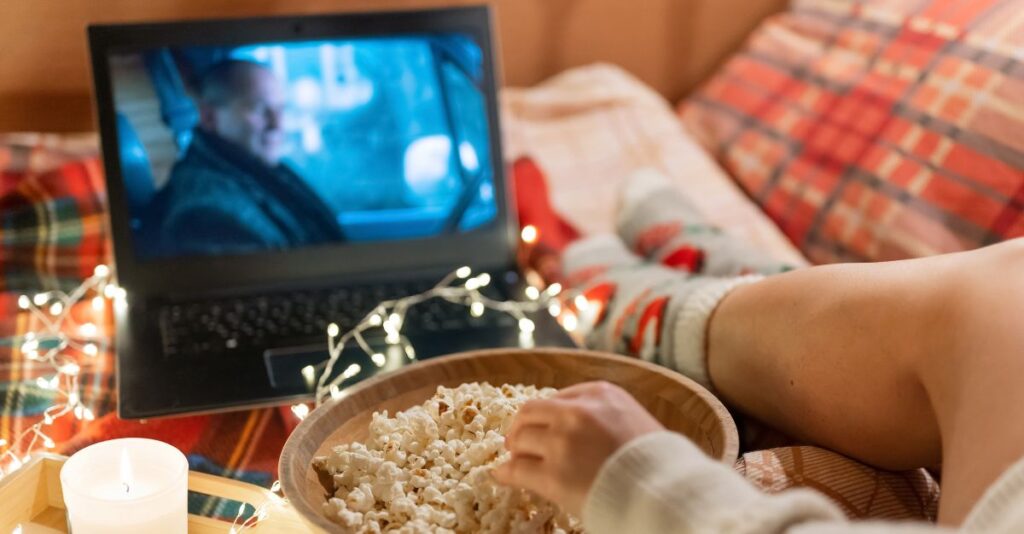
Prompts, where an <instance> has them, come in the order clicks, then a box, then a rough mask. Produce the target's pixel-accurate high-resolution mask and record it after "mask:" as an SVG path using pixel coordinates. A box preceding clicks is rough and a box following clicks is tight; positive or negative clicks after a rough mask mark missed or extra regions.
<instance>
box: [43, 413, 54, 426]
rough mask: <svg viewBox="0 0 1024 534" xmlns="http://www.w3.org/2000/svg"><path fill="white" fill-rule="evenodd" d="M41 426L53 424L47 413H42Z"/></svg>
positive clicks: (51, 417) (50, 416)
mask: <svg viewBox="0 0 1024 534" xmlns="http://www.w3.org/2000/svg"><path fill="white" fill-rule="evenodd" d="M43 424H44V425H52V424H53V416H52V415H50V414H48V413H44V414H43Z"/></svg>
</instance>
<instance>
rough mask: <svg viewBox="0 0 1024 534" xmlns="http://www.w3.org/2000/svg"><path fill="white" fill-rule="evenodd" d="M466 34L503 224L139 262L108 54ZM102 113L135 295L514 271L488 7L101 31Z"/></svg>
mask: <svg viewBox="0 0 1024 534" xmlns="http://www.w3.org/2000/svg"><path fill="white" fill-rule="evenodd" d="M456 32H457V33H463V34H466V35H469V36H471V37H472V38H473V39H474V40H475V41H476V42H477V44H478V45H479V46H480V49H481V51H482V52H483V82H484V97H485V108H486V112H487V120H488V128H489V135H490V140H489V141H490V150H491V157H490V160H491V164H492V167H493V168H492V176H493V183H494V189H495V199H496V202H497V207H498V213H497V217H496V218H495V220H494V221H492V222H491V223H488V224H486V225H485V226H483V227H481V228H478V229H475V230H472V231H469V232H466V233H462V234H457V235H452V236H444V237H431V238H425V239H410V240H403V241H376V242H364V243H343V244H329V245H318V246H310V247H303V248H298V249H291V250H284V251H277V250H275V251H272V252H264V253H252V254H245V255H231V256H200V257H195V256H193V257H182V258H173V259H163V258H161V259H155V260H140V259H139V258H138V257H137V255H136V254H135V250H134V247H133V245H132V240H133V235H132V231H131V228H130V214H129V213H128V206H127V199H126V194H127V193H126V190H125V184H124V181H123V175H122V170H121V161H120V158H119V157H118V146H119V145H118V137H117V136H118V132H117V130H116V115H115V107H114V95H113V88H112V80H111V78H110V55H111V54H117V53H132V52H139V51H143V50H146V49H151V48H154V47H161V46H182V45H195V46H203V45H235V44H247V43H254V42H287V41H307V40H317V39H336V38H337V39H342V38H358V37H381V36H389V35H396V34H402V35H409V34H432V33H456ZM88 34H89V45H90V52H91V56H92V69H93V79H94V88H95V100H96V110H97V115H98V119H99V121H98V122H99V129H100V136H101V144H102V150H103V156H104V157H103V161H104V168H105V171H106V176H107V179H106V183H107V191H108V199H109V205H110V207H109V212H110V227H111V232H112V234H113V243H114V256H115V261H116V264H117V274H118V281H119V283H120V284H121V285H122V286H123V287H125V288H126V289H127V290H128V291H129V293H130V294H143V295H168V294H179V295H185V294H195V293H209V292H215V291H216V292H229V291H232V290H236V289H238V290H242V289H249V288H254V287H270V286H288V285H298V284H304V283H311V282H314V281H322V282H324V283H330V282H336V281H342V280H347V279H366V278H372V277H373V276H374V275H379V276H388V275H393V274H395V273H410V272H417V271H419V272H429V271H437V272H441V271H443V270H445V269H448V268H453V267H456V266H459V265H471V266H474V267H478V268H482V269H502V268H509V267H511V266H514V261H515V260H514V257H515V247H516V244H517V237H518V236H517V232H516V229H517V225H516V224H515V213H514V211H513V210H511V209H509V203H510V202H511V201H512V199H514V198H515V197H514V195H513V194H512V190H511V184H509V183H508V181H507V180H506V179H505V166H504V164H503V156H502V151H501V139H500V135H501V130H500V125H499V120H498V103H497V102H496V98H495V95H496V87H497V85H498V81H497V79H496V78H497V76H496V73H497V69H498V66H497V62H496V60H495V51H494V47H493V43H492V31H491V16H490V9H489V8H488V7H487V6H476V7H463V8H451V9H438V10H426V11H391V12H375V13H345V14H331V15H316V16H288V17H270V18H254V19H227V20H204V21H187V22H165V23H144V24H129V25H94V26H90V27H89V29H88Z"/></svg>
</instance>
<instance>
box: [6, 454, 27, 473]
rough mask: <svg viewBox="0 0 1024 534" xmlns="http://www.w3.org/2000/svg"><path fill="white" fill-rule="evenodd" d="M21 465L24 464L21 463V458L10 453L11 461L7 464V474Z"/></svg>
mask: <svg viewBox="0 0 1024 534" xmlns="http://www.w3.org/2000/svg"><path fill="white" fill-rule="evenodd" d="M22 465H24V464H22V463H21V460H19V459H18V457H17V456H15V455H13V454H12V455H11V462H10V463H9V464H7V474H11V473H13V472H15V471H17V470H18V469H21V466H22Z"/></svg>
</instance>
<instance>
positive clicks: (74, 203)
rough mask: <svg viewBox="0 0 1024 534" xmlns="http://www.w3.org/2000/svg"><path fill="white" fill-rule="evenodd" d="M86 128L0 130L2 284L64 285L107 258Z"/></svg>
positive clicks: (96, 170) (100, 195)
mask: <svg viewBox="0 0 1024 534" xmlns="http://www.w3.org/2000/svg"><path fill="white" fill-rule="evenodd" d="M104 191H105V190H104V185H103V170H102V168H101V165H100V162H99V157H98V155H97V153H96V142H95V138H94V137H92V136H77V137H76V136H70V137H61V136H46V135H3V136H0V290H3V291H11V290H26V289H58V288H63V289H70V288H73V287H75V286H77V285H78V284H79V283H81V281H82V279H83V278H86V277H88V276H91V275H92V272H93V269H94V268H95V267H96V265H97V264H99V263H109V256H108V254H109V250H108V244H107V240H106V234H107V233H106V224H107V223H106V198H105V197H106V195H105V193H104Z"/></svg>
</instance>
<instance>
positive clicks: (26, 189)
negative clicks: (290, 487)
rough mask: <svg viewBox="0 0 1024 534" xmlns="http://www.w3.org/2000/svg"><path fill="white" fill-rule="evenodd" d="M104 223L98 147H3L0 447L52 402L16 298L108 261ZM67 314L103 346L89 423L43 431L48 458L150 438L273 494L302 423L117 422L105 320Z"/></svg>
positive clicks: (89, 384) (196, 464)
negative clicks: (286, 450)
mask: <svg viewBox="0 0 1024 534" xmlns="http://www.w3.org/2000/svg"><path fill="white" fill-rule="evenodd" d="M105 217H106V207H105V190H104V186H103V176H102V168H101V166H100V164H99V160H98V155H97V149H96V140H95V137H93V136H84V137H70V138H69V137H53V136H38V135H31V136H25V135H19V136H2V137H0V439H4V440H7V441H8V442H9V441H11V440H12V438H13V437H14V436H16V435H18V434H20V433H21V431H22V430H24V429H25V428H27V427H28V426H30V425H32V424H33V423H35V422H36V421H38V420H40V419H41V418H42V412H43V410H45V409H46V408H47V407H48V406H50V405H52V404H53V403H54V402H56V401H57V400H58V399H57V398H56V394H55V393H54V392H53V391H50V390H45V389H42V388H40V387H38V385H37V384H36V378H38V377H46V378H49V377H51V376H52V375H53V371H52V369H51V368H50V367H49V366H48V365H46V364H41V363H38V362H33V361H32V360H29V359H27V358H24V357H23V356H22V354H21V352H20V350H19V347H20V346H21V344H22V343H23V342H24V341H25V337H24V336H25V334H26V333H27V332H31V331H33V330H37V329H40V327H39V325H38V324H36V323H35V321H36V320H35V319H33V318H31V317H30V315H29V314H27V313H20V310H19V309H18V304H17V300H18V296H19V295H21V294H23V293H28V294H32V292H33V291H38V290H42V289H58V288H59V289H65V290H69V289H73V288H74V287H76V286H77V285H78V284H79V283H80V282H81V281H82V279H84V278H85V277H87V276H89V275H91V274H92V271H93V269H94V268H95V266H96V265H97V264H98V263H101V262H108V263H109V250H110V244H109V241H108V240H107V231H106V222H105ZM72 314H73V315H74V317H75V318H76V319H77V321H78V322H79V323H84V322H92V323H94V324H96V325H97V326H98V330H99V332H98V333H99V335H100V336H101V337H102V338H103V339H106V340H107V342H106V343H101V344H100V347H101V350H100V353H99V354H98V355H97V356H96V357H95V358H89V359H88V364H86V365H83V372H82V375H81V381H82V384H83V389H82V402H83V404H84V405H85V406H86V407H87V408H89V409H90V410H91V411H92V412H93V413H94V414H96V416H97V418H96V420H95V421H92V422H89V423H84V422H80V421H77V420H75V419H74V418H72V417H64V418H61V419H58V420H57V421H56V422H55V424H54V425H53V426H51V427H47V428H48V433H49V434H50V435H51V437H53V438H54V441H55V442H56V443H57V447H56V449H55V450H54V452H57V453H62V454H70V453H72V452H74V451H76V450H78V449H80V448H82V447H84V446H86V445H89V444H91V443H94V442H97V441H102V440H106V439H112V438H119V437H129V436H131V437H150V438H154V439H159V440H162V441H165V442H167V443H170V444H172V445H174V446H176V447H178V448H179V449H181V450H182V451H184V452H185V454H186V456H187V457H188V461H189V466H190V467H191V469H193V470H197V471H203V472H207V473H212V474H215V475H220V476H227V477H232V478H237V479H241V480H245V481H248V482H252V483H255V484H259V485H263V486H268V487H269V485H270V484H271V483H272V482H273V481H274V479H275V477H276V476H277V475H276V471H277V458H278V455H279V453H280V451H281V448H282V447H283V446H284V441H285V439H286V438H287V436H288V433H289V432H290V431H291V429H292V428H294V427H295V425H296V424H297V423H298V421H297V420H296V418H295V416H294V415H293V414H292V413H291V412H290V410H288V409H287V408H283V409H264V410H254V411H246V412H236V413H230V414H223V415H212V416H196V417H176V418H171V419H158V420H151V421H145V422H129V421H122V420H120V419H118V418H117V416H116V414H115V413H114V412H115V409H116V398H115V397H116V389H115V384H114V356H113V352H112V348H111V346H110V342H111V341H112V340H111V339H110V337H111V334H112V332H113V325H112V322H111V319H112V314H111V310H102V311H99V312H97V311H95V310H93V309H92V306H91V303H89V302H85V303H82V304H80V305H78V306H76V307H75V309H74V310H73V312H72ZM22 445H24V444H22ZM4 450H5V448H4V447H0V452H3V451H4ZM6 468H7V462H6V459H2V460H0V470H5V471H6ZM189 508H190V511H192V512H193V513H199V514H202V515H207V516H214V517H227V518H234V515H235V513H236V512H237V505H236V504H233V503H230V502H228V501H224V500H222V499H214V498H207V497H204V496H201V495H193V494H190V496H189ZM250 510H251V508H250Z"/></svg>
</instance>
